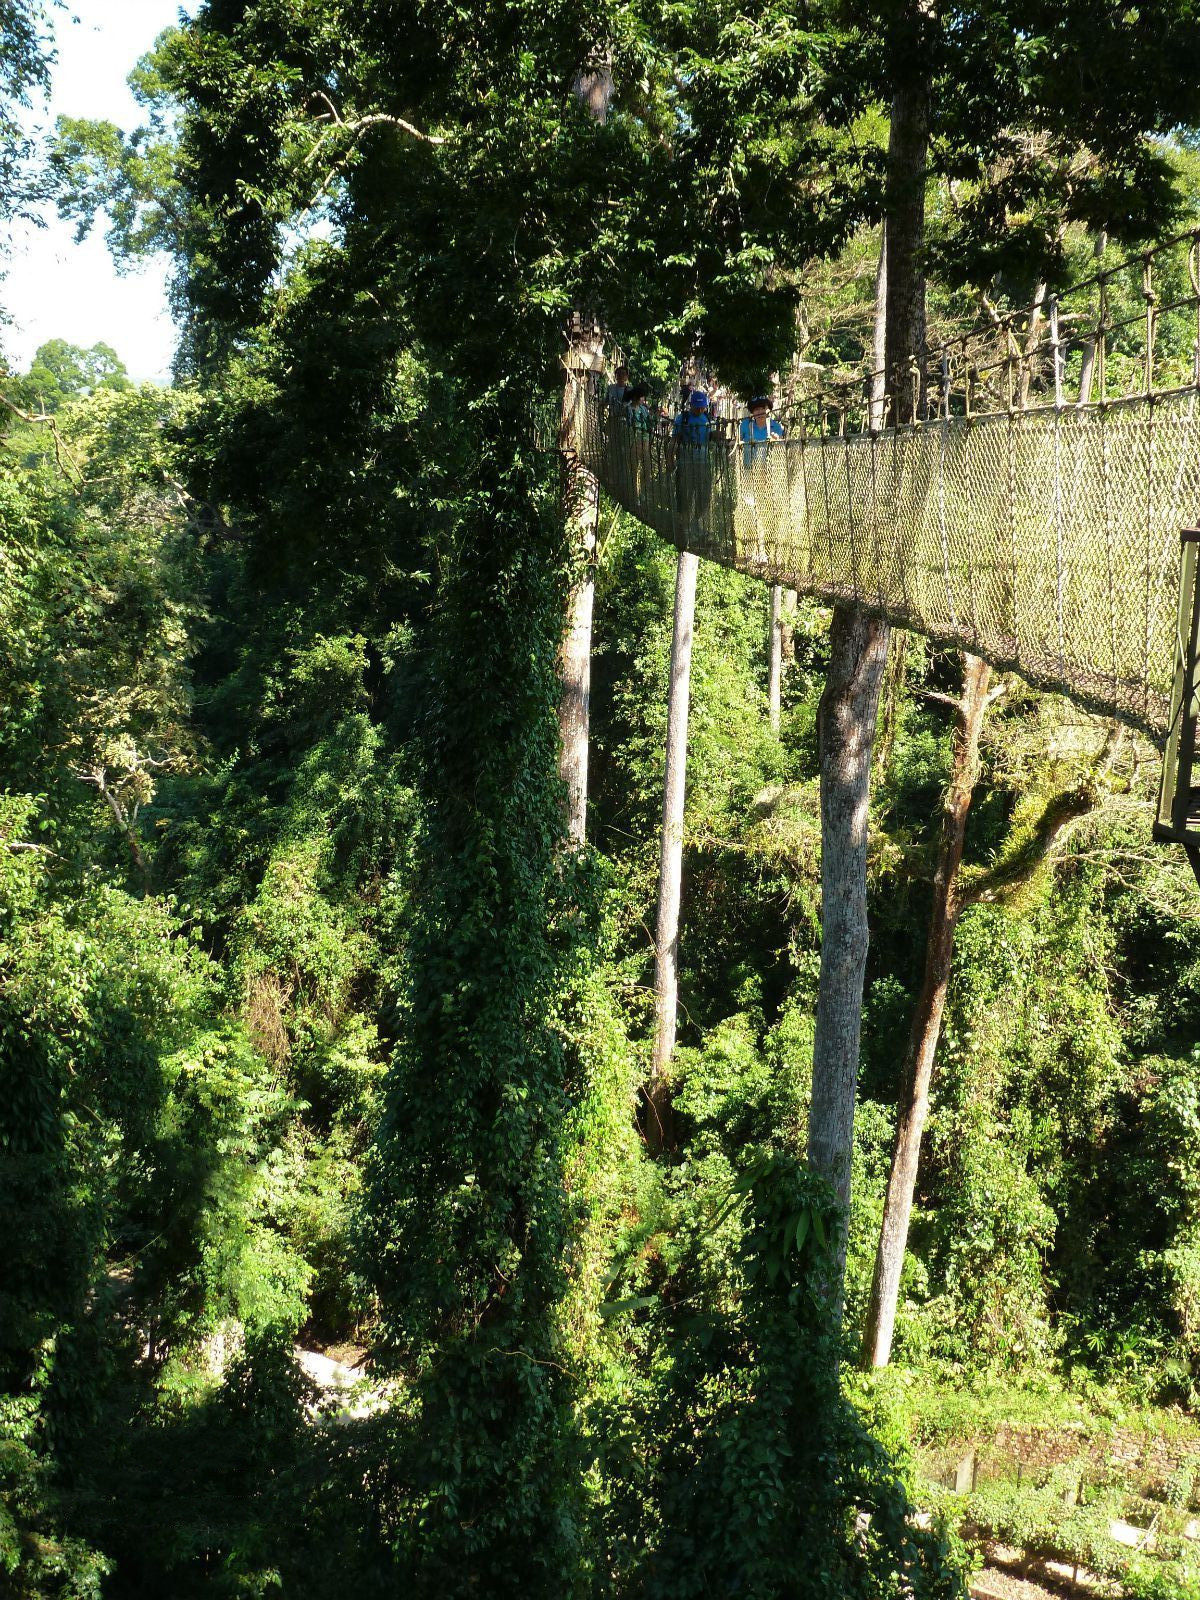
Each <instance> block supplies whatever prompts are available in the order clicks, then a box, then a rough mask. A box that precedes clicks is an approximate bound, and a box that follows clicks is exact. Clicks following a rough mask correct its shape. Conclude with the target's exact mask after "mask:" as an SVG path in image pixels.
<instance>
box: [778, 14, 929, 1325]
mask: <svg viewBox="0 0 1200 1600" xmlns="http://www.w3.org/2000/svg"><path fill="white" fill-rule="evenodd" d="M930 7H931V0H910V5H909V8H908V9H907V11H906V13H905V15H904V16H903V17H902V18H901V19H900V20H899V22H898V23H897V25H896V28H895V30H894V36H893V38H892V39H891V40H890V41H889V42H890V45H891V57H892V60H891V69H892V78H893V83H894V90H893V96H892V120H891V132H890V135H889V140H888V155H887V194H886V202H885V208H884V209H885V228H886V237H887V245H886V251H887V257H886V263H885V265H884V267H883V270H882V273H881V276H882V278H883V279H884V282H885V285H886V289H885V298H886V306H887V316H886V326H885V329H884V345H885V353H886V361H885V367H886V370H887V380H888V389H889V390H890V392H891V394H892V406H893V410H892V416H893V418H894V420H895V421H896V422H898V423H904V422H911V421H913V420H914V418H915V417H916V416H918V415H919V414H920V409H921V400H922V395H921V393H920V392H919V388H920V386H919V384H918V385H917V390H918V392H916V393H914V384H913V378H912V370H913V362H914V360H915V361H916V362H917V364H918V369H919V370H923V363H924V355H925V273H924V244H925V179H926V169H927V164H928V150H929V89H928V81H927V74H926V68H925V53H924V50H923V36H924V31H925V28H926V26H927V24H928V22H929V21H930V18H931V9H930ZM890 635H891V630H890V628H889V627H888V625H887V623H886V622H882V621H880V620H879V619H877V618H872V617H867V616H865V615H864V614H863V613H862V612H861V611H860V610H859V609H858V608H857V607H856V606H846V605H840V606H836V607H835V608H834V613H833V623H832V626H831V628H830V634H829V675H828V677H827V679H826V682H825V692H824V694H823V695H822V696H821V709H820V735H821V972H820V978H819V980H818V987H817V1022H816V1033H815V1036H814V1039H813V1089H812V1105H811V1109H810V1112H809V1134H808V1159H809V1161H810V1163H811V1164H812V1166H813V1167H814V1168H816V1170H817V1171H818V1172H822V1173H824V1174H825V1175H826V1176H827V1177H828V1178H829V1179H830V1181H831V1182H832V1184H833V1186H834V1189H835V1190H836V1192H837V1194H838V1196H839V1198H840V1199H841V1201H842V1203H843V1205H844V1206H845V1207H846V1209H847V1211H848V1210H849V1205H850V1160H851V1153H852V1150H853V1144H854V1097H855V1091H856V1089H857V1086H858V1056H859V1045H860V1040H861V1034H862V992H863V979H864V976H865V973H866V964H867V944H868V939H869V933H868V929H867V809H868V802H869V798H870V785H871V748H872V744H873V742H874V738H875V719H876V716H877V714H878V710H879V689H880V684H881V683H882V681H883V672H884V667H885V666H886V664H887V654H888V641H889V638H890ZM845 1263H846V1234H845V1228H844V1227H843V1228H842V1229H841V1230H840V1232H839V1236H838V1241H837V1256H836V1261H835V1274H834V1277H833V1279H832V1281H831V1282H830V1284H829V1295H830V1301H831V1304H832V1307H833V1310H834V1314H835V1315H838V1316H840V1314H841V1304H842V1283H843V1279H844V1276H845Z"/></svg>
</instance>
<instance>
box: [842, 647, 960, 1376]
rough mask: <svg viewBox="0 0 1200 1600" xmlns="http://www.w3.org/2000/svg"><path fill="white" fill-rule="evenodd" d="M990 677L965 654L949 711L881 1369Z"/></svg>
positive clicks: (874, 1340)
mask: <svg viewBox="0 0 1200 1600" xmlns="http://www.w3.org/2000/svg"><path fill="white" fill-rule="evenodd" d="M990 678H991V669H990V667H989V666H988V665H987V663H986V662H984V661H980V660H979V659H978V657H976V656H971V655H968V656H966V657H965V660H964V666H963V692H962V699H961V700H960V701H959V702H958V705H957V707H956V717H957V723H958V725H957V728H956V730H955V735H954V759H953V764H952V766H951V770H950V783H949V786H948V788H947V790H946V800H945V809H944V811H943V814H942V838H941V844H940V846H939V849H938V860H937V869H936V872H935V874H934V880H933V908H932V910H931V912H930V916H929V935H928V939H927V941H926V945H925V976H924V980H923V982H922V984H921V992H920V994H919V995H918V997H917V1004H916V1009H915V1010H914V1012H913V1020H912V1029H911V1034H910V1039H909V1048H908V1056H907V1058H906V1063H905V1077H904V1088H903V1098H902V1099H901V1102H900V1115H899V1121H898V1123H897V1127H896V1143H895V1147H894V1150H893V1152H892V1170H891V1176H890V1178H889V1179H888V1190H887V1200H886V1201H885V1203H884V1210H883V1226H882V1228H881V1229H880V1235H879V1249H878V1252H877V1254H876V1256H875V1277H874V1281H873V1283H872V1286H871V1300H870V1305H869V1308H868V1311H867V1326H866V1333H865V1338H864V1342H863V1361H864V1365H866V1366H870V1367H886V1366H887V1364H888V1361H889V1360H890V1358H891V1352H892V1334H893V1332H894V1330H895V1326H896V1305H897V1301H898V1299H899V1294H900V1273H901V1269H902V1268H903V1265H904V1252H905V1249H906V1247H907V1244H908V1225H909V1219H910V1218H911V1216H912V1204H913V1194H914V1192H915V1190H916V1184H917V1168H918V1165H919V1163H920V1158H921V1137H922V1134H923V1133H924V1131H925V1119H926V1117H927V1116H928V1114H929V1085H930V1082H931V1079H932V1077H933V1063H934V1059H935V1057H936V1054H937V1047H938V1039H939V1038H940V1037H941V1031H942V1013H943V1010H944V1009H945V1004H946V991H947V989H948V987H949V984H950V971H951V967H952V965H953V961H954V933H955V929H956V927H957V925H958V916H959V911H960V910H961V902H960V901H959V898H958V869H959V867H960V866H961V864H962V856H963V842H964V840H965V838H966V831H967V815H968V813H969V812H970V809H971V798H972V795H973V794H974V791H975V782H976V778H977V776H978V770H979V735H980V731H981V729H982V727H983V719H984V716H985V714H986V712H987V707H988V704H989V697H988V683H989V680H990Z"/></svg>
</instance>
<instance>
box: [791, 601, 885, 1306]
mask: <svg viewBox="0 0 1200 1600" xmlns="http://www.w3.org/2000/svg"><path fill="white" fill-rule="evenodd" d="M889 633H890V630H889V628H888V625H887V623H886V622H882V621H880V620H879V619H878V618H875V617H868V616H865V615H864V614H863V612H861V611H860V610H859V609H858V608H857V607H856V606H838V607H836V608H835V610H834V613H833V622H832V625H831V627H830V632H829V673H828V676H827V678H826V680H825V691H824V693H823V694H822V696H821V706H820V711H819V729H820V740H821V973H820V979H819V983H818V990H817V1022H816V1034H815V1037H814V1040H813V1087H812V1105H811V1108H810V1112H809V1125H808V1159H809V1162H810V1163H811V1164H812V1166H813V1167H814V1168H815V1169H816V1171H818V1172H821V1173H823V1174H824V1175H825V1176H826V1177H827V1178H828V1179H829V1180H830V1182H831V1183H832V1184H833V1186H834V1189H835V1190H836V1191H837V1194H838V1196H839V1198H840V1199H841V1201H842V1203H843V1205H845V1206H847V1207H848V1206H849V1203H850V1152H851V1146H852V1143H853V1136H854V1095H855V1090H856V1088H857V1085H858V1052H859V1039H860V1035H861V1031H862V991H863V976H864V973H865V970H866V963H867V938H868V935H867V804H868V800H869V796H870V775H871V746H872V742H873V740H874V737H875V717H876V713H877V711H878V708H879V687H880V684H881V682H882V680H883V669H884V666H885V664H886V662H887V652H888V637H889ZM845 1255H846V1241H845V1233H844V1230H843V1232H842V1236H841V1239H840V1242H839V1246H838V1259H837V1275H836V1281H835V1282H833V1283H832V1284H831V1285H830V1294H831V1297H832V1299H833V1301H834V1303H835V1305H836V1306H838V1307H839V1308H840V1304H841V1284H842V1274H843V1270H844V1266H845Z"/></svg>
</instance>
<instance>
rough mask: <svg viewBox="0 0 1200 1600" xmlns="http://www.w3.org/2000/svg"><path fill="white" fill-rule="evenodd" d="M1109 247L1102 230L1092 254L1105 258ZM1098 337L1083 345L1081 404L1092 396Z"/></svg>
mask: <svg viewBox="0 0 1200 1600" xmlns="http://www.w3.org/2000/svg"><path fill="white" fill-rule="evenodd" d="M1107 249H1108V234H1107V233H1105V232H1103V231H1101V232H1100V233H1098V234H1097V235H1096V243H1095V245H1094V246H1093V247H1092V254H1093V255H1094V256H1095V258H1096V260H1097V261H1098V262H1099V261H1102V260H1103V259H1104V252H1105V251H1106V250H1107ZM1097 342H1098V341H1097V339H1096V338H1095V336H1094V335H1093V337H1092V338H1090V339H1089V340H1087V342H1086V343H1085V344H1084V347H1083V358H1082V360H1081V361H1080V364H1079V404H1080V405H1081V406H1086V405H1088V404H1090V402H1091V398H1092V380H1093V378H1094V377H1095V373H1096V347H1097Z"/></svg>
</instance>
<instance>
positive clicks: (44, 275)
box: [0, 0, 195, 382]
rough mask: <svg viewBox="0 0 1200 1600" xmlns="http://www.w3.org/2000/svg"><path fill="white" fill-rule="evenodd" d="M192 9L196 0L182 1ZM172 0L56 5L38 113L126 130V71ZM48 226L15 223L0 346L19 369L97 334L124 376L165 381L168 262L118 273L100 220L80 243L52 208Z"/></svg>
mask: <svg viewBox="0 0 1200 1600" xmlns="http://www.w3.org/2000/svg"><path fill="white" fill-rule="evenodd" d="M186 9H188V10H194V9H195V5H194V3H193V4H191V5H188V6H187V7H186ZM179 10H180V5H179V0H68V5H67V8H66V9H65V10H58V11H56V12H55V13H54V17H55V34H56V42H57V47H58V61H57V64H56V65H55V67H54V76H53V84H52V88H51V96H50V101H49V105H48V107H44V106H40V105H39V106H38V107H37V108H36V120H37V122H38V123H39V125H40V124H42V123H43V122H45V123H46V124H47V125H50V126H52V125H53V120H54V118H55V117H56V116H58V115H60V114H62V115H64V116H72V117H98V118H104V119H106V120H107V121H109V122H115V123H117V124H118V125H119V126H120V127H122V128H125V129H131V128H133V127H135V126H136V125H137V124H138V123H139V122H140V121H141V116H140V108H139V106H138V104H137V102H136V101H135V100H134V98H133V96H132V95H131V94H130V93H129V90H128V88H127V87H126V84H125V79H126V77H127V75H128V73H129V72H130V71H131V69H132V68H133V66H134V64H135V63H136V62H137V60H138V58H139V56H141V55H144V54H145V52H146V51H147V50H148V49H149V47H150V46H151V44H153V42H154V39H155V37H156V36H157V35H158V34H159V33H161V31H162V30H163V28H166V27H169V26H170V25H171V24H172V23H173V22H175V21H177V20H178V16H179ZM45 221H46V226H45V227H42V228H37V227H34V226H32V225H28V226H26V225H20V226H18V227H17V228H15V229H14V230H13V238H12V250H11V253H10V255H9V258H8V262H7V275H6V277H5V280H4V284H3V288H2V289H0V297H2V298H3V302H4V305H5V307H6V309H7V310H8V312H9V314H10V316H11V317H12V319H13V325H12V326H11V327H7V328H4V329H3V330H0V350H2V351H3V353H4V355H5V357H6V358H7V360H8V361H9V363H10V364H11V365H12V366H13V367H14V368H15V369H16V370H18V371H23V370H25V369H26V368H27V367H28V366H29V362H30V360H31V358H32V356H33V353H34V351H35V350H36V349H37V347H38V346H39V345H40V344H42V343H44V341H45V340H47V339H55V338H59V339H66V340H68V341H69V342H70V343H71V344H77V345H83V346H84V347H85V348H86V347H87V346H89V345H93V344H96V343H98V342H99V341H101V340H103V342H104V343H105V344H110V345H112V347H113V349H114V350H115V351H116V352H117V354H118V355H119V356H120V357H121V359H122V360H123V361H124V362H125V365H126V366H127V367H128V369H129V373H130V376H131V377H132V378H134V379H135V380H136V381H138V382H142V381H144V380H146V379H157V380H160V381H166V380H167V379H168V378H169V376H170V372H169V368H170V363H171V355H172V351H173V349H174V342H175V334H174V329H173V327H172V325H171V319H170V315H169V313H168V311H167V299H166V283H167V261H166V258H165V257H162V258H158V259H156V260H154V261H152V262H150V263H147V265H145V266H144V267H140V268H138V269H137V270H135V271H132V272H131V271H126V272H124V273H123V274H118V273H117V272H116V270H115V269H114V267H113V264H112V261H111V259H110V257H109V254H108V251H107V249H106V247H105V244H104V239H103V222H101V226H100V229H99V230H98V231H97V232H95V233H93V235H92V236H91V237H90V238H88V239H87V240H86V241H85V242H84V243H83V244H76V243H75V230H74V225H73V224H71V223H65V222H60V221H59V220H58V218H57V216H56V215H55V214H54V211H53V208H50V209H49V210H47V211H46V213H45Z"/></svg>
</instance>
